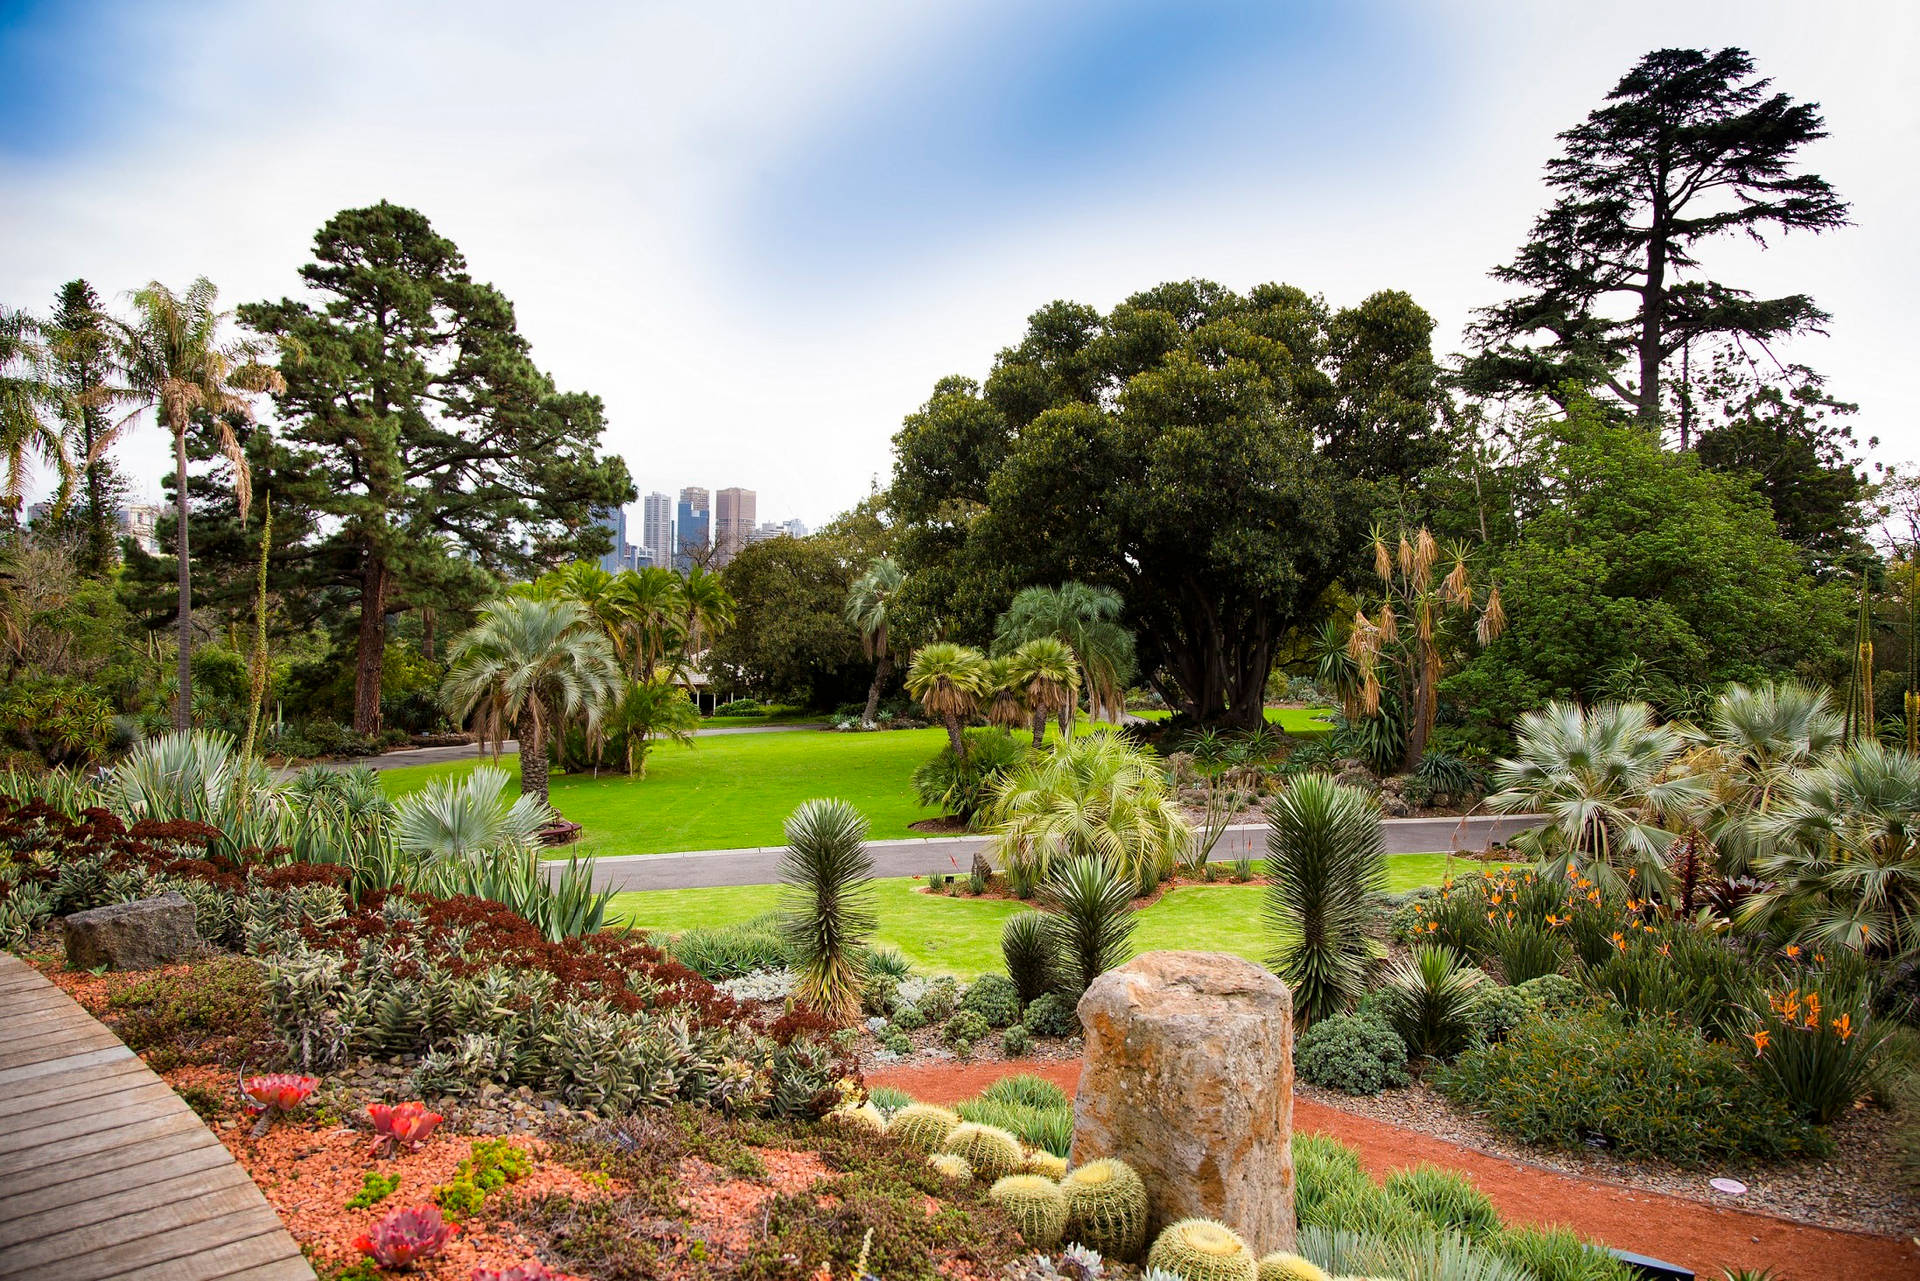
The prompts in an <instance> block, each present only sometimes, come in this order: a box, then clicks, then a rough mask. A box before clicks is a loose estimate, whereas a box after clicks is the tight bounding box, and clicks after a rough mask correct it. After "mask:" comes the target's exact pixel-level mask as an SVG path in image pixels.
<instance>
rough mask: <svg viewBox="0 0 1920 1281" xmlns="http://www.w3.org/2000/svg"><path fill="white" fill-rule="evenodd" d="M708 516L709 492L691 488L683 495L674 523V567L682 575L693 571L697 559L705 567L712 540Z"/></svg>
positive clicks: (694, 487)
mask: <svg viewBox="0 0 1920 1281" xmlns="http://www.w3.org/2000/svg"><path fill="white" fill-rule="evenodd" d="M709 526H710V521H709V516H708V512H707V491H706V490H704V489H701V488H700V487H698V486H697V485H696V486H689V487H688V488H686V489H683V490H681V491H680V511H679V518H678V519H677V520H676V521H675V522H674V531H673V533H674V545H673V567H674V568H675V569H677V570H679V571H680V572H681V573H683V574H684V573H686V572H687V570H689V569H691V568H692V567H693V564H694V561H695V559H696V558H697V559H698V560H700V561H701V562H702V563H704V562H705V561H706V559H707V557H706V553H707V549H708V547H709V546H711V545H712V540H711V538H710V537H709Z"/></svg>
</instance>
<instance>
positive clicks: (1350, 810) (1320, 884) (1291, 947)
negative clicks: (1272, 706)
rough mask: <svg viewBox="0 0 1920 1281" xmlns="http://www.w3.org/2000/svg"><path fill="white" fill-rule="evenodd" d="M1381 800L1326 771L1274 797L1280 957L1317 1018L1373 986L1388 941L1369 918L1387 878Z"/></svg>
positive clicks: (1273, 868) (1271, 816)
mask: <svg viewBox="0 0 1920 1281" xmlns="http://www.w3.org/2000/svg"><path fill="white" fill-rule="evenodd" d="M1384 849H1385V847H1384V845H1383V843H1382V841H1381V838H1380V809H1379V806H1377V805H1376V804H1375V803H1374V801H1373V798H1372V797H1370V796H1368V795H1367V794H1366V793H1365V792H1363V791H1361V790H1360V789H1358V788H1354V787H1344V786H1342V785H1341V784H1339V783H1336V782H1334V781H1333V780H1332V779H1330V778H1327V777H1326V776H1325V775H1321V774H1303V775H1302V776H1300V777H1299V778H1297V779H1295V780H1294V782H1293V784H1292V785H1291V786H1290V787H1288V788H1287V790H1286V791H1284V792H1282V793H1281V794H1280V795H1278V796H1276V797H1274V798H1273V800H1271V801H1270V802H1268V804H1267V875H1268V878H1269V879H1268V883H1267V901H1266V909H1265V915H1266V920H1267V925H1268V926H1269V927H1270V928H1271V929H1272V930H1273V931H1274V932H1275V934H1277V935H1278V936H1279V938H1280V944H1279V946H1278V947H1277V948H1275V949H1274V953H1273V959H1272V961H1271V962H1270V963H1271V964H1272V966H1273V972H1274V973H1275V974H1278V975H1279V976H1280V977H1281V978H1283V979H1285V980H1286V981H1287V984H1288V986H1289V987H1291V988H1292V989H1293V1008H1294V1010H1295V1011H1296V1012H1297V1013H1298V1014H1299V1015H1300V1017H1301V1018H1302V1019H1303V1020H1304V1021H1305V1022H1308V1023H1311V1022H1313V1021H1314V1020H1316V1019H1323V1018H1327V1017H1329V1016H1330V1015H1334V1014H1339V1013H1341V1012H1342V1011H1344V1010H1346V1009H1347V1008H1349V1007H1350V1006H1351V1005H1352V1004H1353V1002H1354V1001H1355V1000H1356V999H1358V998H1359V996H1360V994H1361V993H1362V992H1364V991H1365V990H1366V985H1367V972H1368V971H1369V970H1370V969H1371V968H1372V967H1373V963H1374V962H1375V961H1376V960H1378V959H1379V957H1380V955H1381V951H1380V948H1379V945H1378V944H1376V943H1375V942H1374V941H1373V939H1372V937H1371V936H1370V935H1369V934H1368V928H1369V927H1370V926H1371V925H1372V923H1373V918H1374V913H1375V904H1374V896H1375V895H1376V894H1379V893H1381V892H1383V891H1384V890H1385V889H1386V888H1387V860H1386V855H1385V853H1384Z"/></svg>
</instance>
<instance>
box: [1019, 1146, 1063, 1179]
mask: <svg viewBox="0 0 1920 1281" xmlns="http://www.w3.org/2000/svg"><path fill="white" fill-rule="evenodd" d="M1020 1173H1022V1174H1037V1175H1039V1176H1040V1177H1042V1178H1045V1179H1052V1180H1053V1181H1054V1182H1055V1183H1058V1182H1059V1181H1060V1180H1062V1179H1064V1178H1066V1177H1067V1158H1065V1157H1063V1156H1055V1155H1054V1154H1053V1153H1051V1152H1040V1151H1034V1152H1029V1153H1027V1155H1026V1156H1025V1157H1023V1158H1022V1159H1021V1161H1020Z"/></svg>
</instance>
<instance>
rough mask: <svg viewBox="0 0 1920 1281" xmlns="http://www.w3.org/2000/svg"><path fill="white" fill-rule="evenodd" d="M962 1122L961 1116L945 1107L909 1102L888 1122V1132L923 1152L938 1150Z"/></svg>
mask: <svg viewBox="0 0 1920 1281" xmlns="http://www.w3.org/2000/svg"><path fill="white" fill-rule="evenodd" d="M959 1124H960V1117H959V1116H958V1115H957V1114H955V1113H953V1112H949V1111H947V1110H946V1109H945V1108H937V1107H933V1106H931V1105H930V1104H926V1103H909V1104H907V1106H905V1107H903V1108H901V1109H900V1110H899V1111H898V1112H895V1113H894V1114H893V1120H891V1121H889V1122H887V1133H888V1134H889V1135H890V1136H892V1137H893V1138H896V1139H899V1140H900V1141H901V1142H902V1143H906V1144H910V1145H911V1146H913V1147H916V1148H919V1149H920V1150H921V1151H922V1152H937V1151H939V1150H940V1148H941V1147H942V1146H944V1145H945V1143H946V1141H947V1136H948V1135H949V1134H952V1133H953V1130H954V1127H955V1126H957V1125H959Z"/></svg>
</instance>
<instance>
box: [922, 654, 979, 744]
mask: <svg viewBox="0 0 1920 1281" xmlns="http://www.w3.org/2000/svg"><path fill="white" fill-rule="evenodd" d="M987 681H988V671H987V659H986V656H985V655H984V654H982V653H981V652H980V651H979V650H977V649H973V648H970V647H969V646H966V645H956V644H954V643H953V642H952V641H935V642H934V643H932V644H931V645H922V646H921V647H920V648H919V649H917V650H915V651H914V654H913V662H912V663H911V664H909V665H908V667H907V693H909V694H911V695H913V696H914V697H915V698H917V699H919V700H920V705H921V706H922V707H924V708H926V709H927V715H929V716H931V717H933V718H934V719H936V720H938V721H939V722H940V723H941V724H943V725H945V726H946V727H947V742H948V744H949V745H950V746H951V747H952V748H953V755H954V758H955V759H956V760H962V761H964V760H965V759H966V758H967V745H966V743H965V741H964V740H963V739H962V738H961V737H960V727H961V726H962V725H963V724H965V723H966V722H967V720H968V719H970V718H971V717H972V716H973V714H974V713H975V712H977V711H978V710H979V709H980V699H981V698H982V697H983V696H984V695H986V694H987V692H988V691H987Z"/></svg>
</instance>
